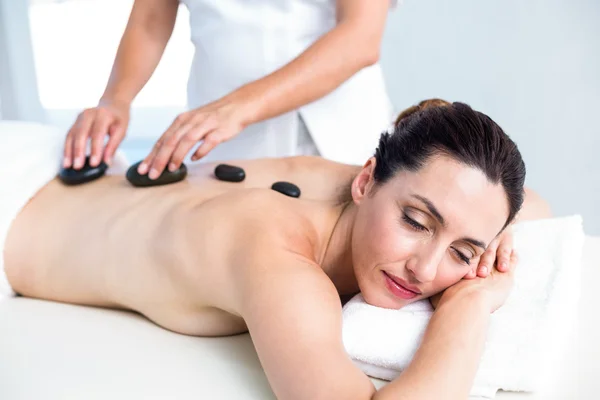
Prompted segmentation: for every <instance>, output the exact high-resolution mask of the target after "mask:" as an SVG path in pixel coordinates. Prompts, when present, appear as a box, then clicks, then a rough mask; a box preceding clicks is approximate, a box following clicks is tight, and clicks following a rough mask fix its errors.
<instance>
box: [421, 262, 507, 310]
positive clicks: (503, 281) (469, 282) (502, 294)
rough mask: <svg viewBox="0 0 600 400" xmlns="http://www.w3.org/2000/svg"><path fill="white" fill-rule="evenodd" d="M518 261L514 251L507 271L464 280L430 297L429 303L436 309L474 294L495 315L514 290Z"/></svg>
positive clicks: (496, 271) (492, 272) (494, 270)
mask: <svg viewBox="0 0 600 400" xmlns="http://www.w3.org/2000/svg"><path fill="white" fill-rule="evenodd" d="M517 261H518V259H517V254H516V253H515V252H514V251H513V252H512V254H511V256H510V261H509V264H508V267H507V268H506V270H505V271H503V272H500V271H498V270H497V269H496V268H492V271H491V272H490V273H489V274H488V275H487V276H486V277H485V278H481V277H475V278H472V279H462V280H460V281H458V282H457V283H455V284H454V285H452V286H450V287H449V288H447V289H446V290H444V291H442V292H440V293H438V294H436V295H434V296H432V297H430V298H429V301H430V302H431V305H432V306H433V307H434V308H438V307H439V306H441V304H443V303H444V302H445V301H448V300H449V299H451V298H453V297H454V296H463V295H471V294H473V295H475V296H480V297H479V298H480V299H481V300H482V301H484V302H485V304H486V306H487V307H488V308H489V310H490V313H493V312H494V311H496V310H497V309H498V308H500V307H501V306H502V305H503V304H504V302H505V301H506V299H507V298H508V295H509V294H510V291H511V290H512V287H513V284H514V271H515V269H516V266H517Z"/></svg>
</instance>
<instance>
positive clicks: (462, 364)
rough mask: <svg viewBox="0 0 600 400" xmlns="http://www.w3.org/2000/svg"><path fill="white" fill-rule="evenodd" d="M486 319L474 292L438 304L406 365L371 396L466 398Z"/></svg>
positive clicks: (486, 309) (383, 399)
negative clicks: (415, 350) (419, 343)
mask: <svg viewBox="0 0 600 400" xmlns="http://www.w3.org/2000/svg"><path fill="white" fill-rule="evenodd" d="M489 321H490V311H489V307H488V306H486V305H484V303H483V302H482V301H480V300H479V298H478V297H477V295H475V294H469V295H462V296H456V297H454V298H452V299H450V300H449V301H448V302H446V303H443V304H441V305H440V306H439V307H438V308H437V309H436V311H435V313H434V314H433V316H432V318H431V320H430V322H429V325H428V326H427V330H426V331H425V335H424V337H423V342H422V344H421V346H420V347H419V349H418V350H417V352H416V354H415V356H414V358H413V360H412V361H411V363H410V365H409V366H408V367H407V368H406V370H404V371H403V372H402V374H401V375H400V376H399V377H398V378H396V379H395V380H394V381H393V382H391V383H390V384H389V385H387V386H385V387H383V388H381V389H380V390H379V392H378V393H377V394H376V395H375V397H374V399H378V400H387V399H390V400H392V399H411V400H412V399H415V400H425V399H427V400H429V399H431V400H438V399H467V398H468V397H469V392H470V391H471V388H472V386H473V381H474V378H475V374H476V373H477V368H478V366H479V361H480V359H481V355H482V353H483V349H484V345H485V338H486V334H487V329H488V325H489Z"/></svg>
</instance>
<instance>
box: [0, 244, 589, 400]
mask: <svg viewBox="0 0 600 400" xmlns="http://www.w3.org/2000/svg"><path fill="white" fill-rule="evenodd" d="M599 250H600V237H590V236H588V237H586V243H585V246H584V258H583V260H584V265H583V279H582V281H583V285H584V286H583V288H582V294H581V295H582V297H581V307H580V309H579V310H578V313H579V317H580V321H579V325H578V327H577V328H576V330H575V333H574V338H573V340H572V341H570V343H571V345H572V346H571V347H570V348H569V349H564V350H565V351H564V362H563V363H560V364H559V365H556V372H555V373H556V377H554V378H552V379H549V382H547V385H546V386H545V387H544V390H543V391H540V392H538V393H535V394H528V393H515V392H502V391H500V392H498V394H497V396H496V398H497V399H499V400H507V399H514V400H518V399H535V400H541V399H543V400H558V399H560V400H570V399H590V400H592V399H598V398H600V366H599V365H598V361H600V344H599V341H598V340H597V338H600V312H598V311H597V309H596V298H595V295H596V293H597V292H598V290H597V285H598V282H600V262H599V261H598V260H599V259H598V256H597V254H598V252H599ZM575 311H576V310H574V312H575ZM290 339H291V338H290ZM290 346H293V340H290ZM372 381H373V382H374V384H375V385H376V386H377V387H381V386H383V385H384V384H385V382H383V381H380V380H377V379H372ZM274 398H275V396H274V395H273V393H272V391H271V389H270V388H269V384H268V381H267V379H266V376H265V374H264V372H263V370H262V368H261V366H260V363H259V360H258V357H257V355H256V352H255V350H254V348H253V346H252V342H251V339H250V337H249V335H247V334H244V335H238V336H232V337H225V338H198V337H190V336H185V335H180V334H177V333H174V332H170V331H167V330H165V329H163V328H160V327H158V326H156V325H154V324H153V323H151V322H150V321H148V320H147V319H145V318H144V317H142V316H140V315H138V314H135V313H131V312H125V311H116V310H108V309H101V308H94V307H86V306H76V305H69V304H61V303H55V302H50V301H43V300H35V299H28V298H23V297H4V298H0V399H1V400H37V399H40V400H58V399H60V400H64V399H86V400H92V399H110V400H135V399H144V400H151V399H169V400H184V399H185V400H187V399H195V400H198V399H237V400H257V399H261V400H265V399H274ZM471 399H472V400H475V398H473V397H472V398H471Z"/></svg>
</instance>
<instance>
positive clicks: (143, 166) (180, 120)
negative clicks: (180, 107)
mask: <svg viewBox="0 0 600 400" xmlns="http://www.w3.org/2000/svg"><path fill="white" fill-rule="evenodd" d="M185 121H186V117H185V116H184V114H180V115H178V116H177V118H175V121H173V123H172V124H171V125H170V126H169V128H168V129H167V130H166V131H165V133H163V134H162V136H161V137H160V139H158V140H157V141H156V143H155V144H154V147H153V148H152V151H151V152H150V154H148V155H147V156H146V158H144V160H143V161H142V162H141V163H140V165H138V174H140V175H145V174H146V173H148V170H149V169H150V167H151V166H152V164H153V163H154V158H155V157H156V155H157V154H158V152H159V151H160V149H161V148H162V147H163V145H164V143H165V142H166V141H167V140H169V138H170V137H171V136H172V135H173V134H174V133H175V132H176V131H177V129H179V128H180V127H181V126H182V125H183V124H184V123H185Z"/></svg>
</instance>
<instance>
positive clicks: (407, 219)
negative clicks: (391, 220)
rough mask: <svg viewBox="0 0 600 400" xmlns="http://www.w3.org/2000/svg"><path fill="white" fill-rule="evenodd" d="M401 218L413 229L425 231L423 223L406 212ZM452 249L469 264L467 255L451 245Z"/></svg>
mask: <svg viewBox="0 0 600 400" xmlns="http://www.w3.org/2000/svg"><path fill="white" fill-rule="evenodd" d="M402 219H403V220H404V222H406V223H407V224H408V225H410V226H411V227H412V228H413V229H415V230H417V231H420V232H423V231H427V228H425V227H424V226H423V225H421V224H420V223H418V222H417V221H415V220H414V219H412V218H410V217H409V216H408V215H406V214H403V215H402ZM452 250H454V252H455V253H456V255H457V256H458V258H460V259H461V261H462V262H463V263H465V264H466V265H471V260H470V259H469V257H467V256H465V255H464V254H463V253H461V252H460V251H458V250H456V249H455V248H454V247H452Z"/></svg>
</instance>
